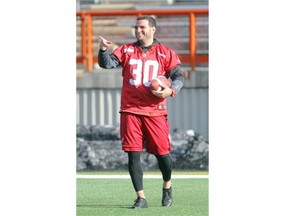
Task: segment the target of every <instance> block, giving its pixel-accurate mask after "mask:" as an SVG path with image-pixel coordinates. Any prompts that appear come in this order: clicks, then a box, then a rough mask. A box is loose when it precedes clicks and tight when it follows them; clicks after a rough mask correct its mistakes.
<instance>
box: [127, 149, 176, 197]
mask: <svg viewBox="0 0 288 216" xmlns="http://www.w3.org/2000/svg"><path fill="white" fill-rule="evenodd" d="M140 156H141V152H128V169H129V174H130V176H131V180H132V183H133V187H134V189H135V191H136V192H137V191H140V190H143V167H142V164H141V160H140ZM155 157H156V158H157V161H158V165H159V169H160V171H161V173H162V177H163V180H164V181H169V180H170V179H171V172H172V160H171V157H170V155H169V154H167V155H155Z"/></svg>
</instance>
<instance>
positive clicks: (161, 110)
mask: <svg viewBox="0 0 288 216" xmlns="http://www.w3.org/2000/svg"><path fill="white" fill-rule="evenodd" d="M156 28H157V24H156V21H155V19H154V18H153V17H151V16H141V17H138V18H137V20H136V25H135V36H136V39H137V41H136V42H134V43H131V44H125V45H122V46H120V47H119V48H117V49H116V50H114V52H113V53H112V54H109V53H108V51H107V49H108V47H109V46H110V45H111V44H112V42H111V41H108V40H106V39H104V38H103V37H101V36H100V50H99V54H98V59H99V62H98V63H99V66H100V67H103V68H115V67H118V66H122V67H123V70H122V77H123V86H122V96H121V97H122V98H121V108H120V114H121V123H120V127H121V129H120V133H121V141H122V149H123V150H124V151H125V152H127V153H128V169H129V174H130V177H131V180H132V184H133V187H134V189H135V192H136V197H137V198H136V200H135V203H134V205H133V206H132V208H135V209H138V208H147V207H148V203H147V200H146V198H145V195H144V190H143V168H142V164H141V160H140V157H141V152H142V151H143V149H144V148H146V151H147V152H148V153H150V154H153V155H155V157H156V158H157V161H158V165H159V169H160V171H161V173H162V177H163V188H162V206H163V207H168V206H171V205H172V202H173V199H172V182H171V174H172V160H171V157H170V152H171V150H172V146H171V143H170V140H169V122H168V119H167V108H166V97H170V96H171V97H175V96H176V95H177V93H178V92H179V91H180V89H181V88H182V86H183V83H184V77H183V72H182V70H181V68H180V64H181V62H180V60H179V58H178V56H177V54H176V53H175V52H174V51H173V50H171V49H170V48H168V47H166V46H164V45H163V44H161V43H160V42H159V41H158V40H157V39H155V38H154V34H155V31H156ZM157 76H165V77H167V78H170V79H171V80H172V86H171V88H170V87H168V86H165V85H163V86H162V87H163V88H162V90H157V91H151V90H150V89H149V85H150V81H151V80H152V79H153V78H155V77H157Z"/></svg>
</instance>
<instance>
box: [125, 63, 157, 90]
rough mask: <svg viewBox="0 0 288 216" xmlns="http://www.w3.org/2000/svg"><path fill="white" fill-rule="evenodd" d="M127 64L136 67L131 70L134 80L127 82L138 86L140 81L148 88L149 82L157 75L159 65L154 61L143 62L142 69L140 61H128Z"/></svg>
mask: <svg viewBox="0 0 288 216" xmlns="http://www.w3.org/2000/svg"><path fill="white" fill-rule="evenodd" d="M129 64H130V65H136V68H135V69H133V75H135V79H130V80H129V82H130V84H131V85H140V84H141V81H142V83H143V84H144V85H145V86H147V87H148V86H149V85H150V82H149V80H151V79H153V78H155V77H156V76H157V74H158V68H159V63H158V62H157V61H155V60H147V61H145V62H144V67H143V62H142V60H141V59H130V61H129ZM142 69H143V73H142ZM142 74H143V79H142Z"/></svg>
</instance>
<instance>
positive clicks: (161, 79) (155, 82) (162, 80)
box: [150, 76, 171, 91]
mask: <svg viewBox="0 0 288 216" xmlns="http://www.w3.org/2000/svg"><path fill="white" fill-rule="evenodd" d="M162 85H166V86H168V87H171V81H170V80H169V79H167V78H166V77H165V76H158V77H155V78H154V79H152V80H151V82H150V89H151V90H155V91H158V90H162V87H161V86H162Z"/></svg>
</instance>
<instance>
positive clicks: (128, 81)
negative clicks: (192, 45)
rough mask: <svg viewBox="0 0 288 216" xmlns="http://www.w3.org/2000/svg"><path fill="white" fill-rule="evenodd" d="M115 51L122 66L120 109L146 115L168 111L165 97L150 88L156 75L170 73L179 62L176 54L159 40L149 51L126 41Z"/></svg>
mask: <svg viewBox="0 0 288 216" xmlns="http://www.w3.org/2000/svg"><path fill="white" fill-rule="evenodd" d="M113 54H114V55H115V56H117V58H118V59H119V61H120V63H121V66H122V67H123V70H122V76H123V86H122V99H121V108H120V112H129V113H135V114H140V115H147V116H160V115H166V114H167V109H166V99H163V98H158V97H156V96H155V95H153V94H152V92H151V91H150V89H149V85H150V81H151V80H152V79H153V78H155V77H157V76H166V77H167V78H168V77H169V74H168V71H170V70H171V69H173V68H175V67H176V66H178V65H180V64H181V62H180V60H179V57H178V56H177V54H176V53H175V52H174V51H173V50H171V49H169V48H168V47H166V46H164V45H162V44H161V43H157V44H155V45H154V46H152V47H151V48H150V49H149V50H148V51H147V52H143V51H142V50H141V48H140V47H139V46H137V45H135V44H126V45H122V46H120V47H119V48H118V49H116V50H115V51H114V52H113Z"/></svg>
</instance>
